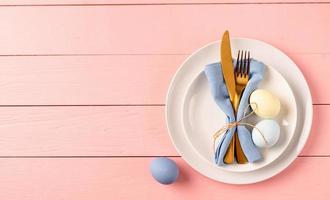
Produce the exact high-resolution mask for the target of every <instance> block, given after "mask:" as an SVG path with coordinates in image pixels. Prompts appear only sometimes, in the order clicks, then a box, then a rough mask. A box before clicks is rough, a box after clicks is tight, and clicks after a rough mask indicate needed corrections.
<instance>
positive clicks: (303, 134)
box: [164, 37, 313, 184]
mask: <svg viewBox="0 0 330 200" xmlns="http://www.w3.org/2000/svg"><path fill="white" fill-rule="evenodd" d="M231 40H243V41H244V40H248V41H251V42H254V43H260V44H262V45H264V46H266V47H268V48H270V49H273V50H275V51H276V52H277V53H279V54H282V56H284V57H285V58H286V60H287V62H291V64H293V65H294V66H295V68H296V71H297V72H298V73H299V75H300V76H301V78H302V81H303V85H304V86H303V87H305V89H306V90H305V92H306V93H307V95H308V97H307V98H306V101H305V102H306V103H305V104H303V105H302V106H303V110H304V118H303V119H301V121H302V124H301V131H300V134H299V136H297V138H294V139H296V140H297V142H296V143H295V144H294V145H293V144H292V143H293V142H291V144H289V147H288V148H292V149H293V148H294V149H295V151H292V152H289V153H288V152H287V153H286V155H284V156H282V160H281V163H276V165H278V166H277V169H276V170H274V169H273V170H272V172H271V173H268V174H267V175H265V176H263V177H262V178H260V177H259V178H256V179H255V180H245V181H241V182H239V181H228V180H220V179H219V178H215V177H212V176H208V175H207V174H205V173H204V172H203V171H202V170H201V171H200V170H199V169H198V168H197V167H195V166H194V165H193V164H192V163H191V162H190V161H189V160H187V159H186V158H185V157H184V156H182V153H181V151H180V150H179V148H178V147H177V145H176V144H175V143H174V140H173V137H172V134H171V132H170V130H171V129H170V126H169V118H168V117H169V114H168V113H169V106H168V102H169V98H170V96H171V94H172V90H173V84H174V82H175V78H176V77H177V75H178V74H179V73H180V72H181V71H182V69H183V66H184V64H185V63H186V62H187V61H189V60H190V59H191V57H193V56H194V55H195V54H196V53H197V52H199V51H201V50H202V49H204V48H206V47H208V46H210V45H212V44H215V43H219V42H221V40H216V41H213V42H209V43H207V44H205V45H203V46H202V47H200V48H198V49H197V50H195V51H194V52H193V53H191V54H190V55H189V56H188V57H187V58H186V59H185V60H184V61H183V62H182V63H181V65H180V66H179V68H178V69H177V70H176V72H175V73H174V75H173V76H172V78H171V81H170V84H169V87H168V90H167V94H166V100H165V102H166V104H165V113H164V114H165V122H166V127H167V130H168V134H169V137H170V139H171V143H172V144H173V146H174V148H175V149H176V151H177V152H178V154H179V155H181V158H182V159H183V160H184V161H185V162H186V163H187V164H188V165H189V166H190V167H192V168H193V169H194V170H195V171H197V172H198V173H200V174H202V175H203V176H206V177H207V178H210V179H213V180H215V181H218V182H223V183H228V184H252V183H257V182H261V181H265V180H267V179H269V178H271V177H273V176H275V175H277V174H280V173H281V172H282V171H283V170H284V169H286V168H287V167H288V166H289V165H290V164H291V163H293V161H294V160H295V159H296V158H297V157H298V156H299V154H300V153H301V151H302V149H303V147H304V146H305V144H306V142H307V139H308V137H309V136H310V133H311V126H312V122H313V104H312V102H313V101H312V96H311V91H310V87H309V85H308V82H307V80H306V78H305V76H304V74H303V73H302V72H301V70H300V68H299V67H298V65H297V64H296V63H295V62H294V61H293V60H292V59H291V58H290V57H289V56H288V55H287V54H285V53H284V52H283V51H281V50H280V49H278V48H276V47H274V46H272V45H270V44H268V43H266V42H263V41H261V40H257V39H252V38H245V37H232V38H231ZM285 152H286V151H285ZM285 152H284V153H283V154H285ZM280 157H281V156H280ZM283 157H285V158H283ZM283 159H284V160H283ZM256 172H258V171H257V170H256V171H254V173H256ZM228 173H229V172H228ZM230 173H244V172H230ZM269 174H270V175H269Z"/></svg>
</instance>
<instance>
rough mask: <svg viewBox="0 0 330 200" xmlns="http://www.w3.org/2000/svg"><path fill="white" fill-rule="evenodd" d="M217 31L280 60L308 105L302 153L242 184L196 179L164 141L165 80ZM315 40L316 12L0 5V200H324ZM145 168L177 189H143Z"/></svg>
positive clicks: (328, 63)
mask: <svg viewBox="0 0 330 200" xmlns="http://www.w3.org/2000/svg"><path fill="white" fill-rule="evenodd" d="M225 29H229V30H230V31H231V33H232V34H233V35H234V36H240V37H250V38H257V39H260V40H263V41H266V42H268V43H270V44H273V45H274V46H276V47H278V48H280V49H282V50H283V51H284V52H286V53H287V54H288V55H289V56H290V57H291V58H292V59H293V60H294V61H295V62H296V63H297V64H298V65H299V67H300V68H301V70H302V71H303V73H304V75H305V76H306V79H307V81H308V82H309V84H310V88H311V90H312V95H313V101H314V102H313V103H314V123H313V128H312V133H311V137H310V139H309V141H308V144H307V145H306V147H305V148H304V150H303V152H302V153H301V155H300V156H299V157H298V158H297V160H296V161H295V162H294V163H293V164H292V165H291V166H290V167H289V168H288V169H286V170H285V171H284V172H282V173H281V174H279V175H277V176H275V177H274V178H272V179H270V180H267V181H265V182H261V183H258V184H253V185H246V186H233V185H226V184H222V183H218V182H215V181H212V180H209V179H207V178H205V177H203V176H201V175H199V174H198V173H197V172H195V171H194V170H192V169H191V168H190V167H189V166H188V165H187V164H186V163H185V162H184V161H183V160H182V159H181V158H180V156H179V155H178V154H177V153H176V151H175V150H174V148H173V146H172V145H171V143H170V140H169V137H168V134H167V130H166V128H165V121H164V103H165V102H164V100H165V94H166V90H167V87H168V84H169V81H170V78H171V76H172V75H173V74H174V72H175V71H176V69H177V68H178V66H179V64H180V63H181V62H182V61H183V60H184V59H185V58H186V57H187V55H189V54H190V53H191V52H193V51H194V50H195V49H197V48H199V47H200V46H202V45H204V44H205V43H208V42H210V41H214V40H217V39H219V36H220V35H221V33H222V32H223V31H224V30H225ZM329 37H330V2H329V1H326V0H278V1H273V0H233V1H230V0H206V1H202V0H178V1H175V0H157V1H152V0H124V1H120V0H94V1H93V0H44V1H41V0H0V199H1V200H2V199H3V200H5V199H6V200H7V199H8V200H16V199H17V200H22V199H27V200H36V199H47V200H55V199H56V200H57V199H75V200H90V199H98V200H108V199H172V200H176V199H178V200H179V199H180V200H181V199H217V200H218V199H225V198H226V199H237V198H239V199H244V200H250V199H251V200H256V199H268V200H275V199H276V200H277V199H298V198H299V199H302V198H303V199H328V198H329V196H330V190H329V185H330V171H329V169H330V145H329V142H330V134H329V120H330V90H329V84H330V79H329V77H328V76H329V75H330V39H329ZM154 156H169V157H172V158H173V159H175V160H176V161H177V163H178V165H179V167H180V170H181V176H180V179H179V181H178V182H177V183H175V184H173V185H169V186H163V185H160V184H158V183H156V182H155V181H154V180H153V179H152V178H151V176H150V175H149V171H148V170H149V164H150V161H151V159H152V158H153V157H154Z"/></svg>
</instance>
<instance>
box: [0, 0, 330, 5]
mask: <svg viewBox="0 0 330 200" xmlns="http://www.w3.org/2000/svg"><path fill="white" fill-rule="evenodd" d="M320 2H322V3H324V2H329V1H328V0H232V1H230V0H207V1H201V0H47V1H45V0H0V5H82V4H85V5H86V4H87V5H91V4H92V5H104V4H106V5H123V4H124V5H130V4H141V5H143V4H208V3H220V4H221V3H225V4H228V3H229V4H230V3H320Z"/></svg>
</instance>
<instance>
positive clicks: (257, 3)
mask: <svg viewBox="0 0 330 200" xmlns="http://www.w3.org/2000/svg"><path fill="white" fill-rule="evenodd" d="M267 4H268V5H273V4H284V5H286V4H330V2H322V1H315V2H280V1H273V2H218V3H217V2H214V3H212V2H210V3H207V2H203V3H202V2H200V3H198V2H197V3H100V4H97V3H96V4H95V3H90V4H88V3H87V4H78V3H77V4H72V3H71V4H12V5H10V4H9V5H8V4H0V6H1V7H52V6H63V7H64V6H68V7H69V6H70V7H75V6H79V7H80V6H84V7H86V6H171V5H179V6H180V5H267Z"/></svg>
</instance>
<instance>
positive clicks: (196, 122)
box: [182, 67, 297, 171]
mask: <svg viewBox="0 0 330 200" xmlns="http://www.w3.org/2000/svg"><path fill="white" fill-rule="evenodd" d="M190 69H191V68H190ZM187 76H192V77H194V75H193V74H191V73H187ZM258 88H262V89H266V90H268V91H271V92H272V93H273V94H274V95H275V96H276V97H278V98H279V99H280V102H281V112H280V113H279V115H278V116H277V119H276V120H277V122H278V123H279V125H280V127H281V135H280V139H279V141H278V142H277V143H276V145H275V146H273V147H272V148H270V149H260V151H261V152H262V154H263V159H262V160H261V161H259V162H256V163H253V164H244V165H238V164H231V165H226V166H220V167H223V168H224V169H227V170H230V171H252V170H256V169H259V168H261V167H264V166H266V165H268V164H270V163H271V162H273V161H274V160H276V159H277V158H278V157H279V156H280V155H281V154H282V153H283V152H284V150H285V149H286V148H287V146H288V145H289V142H290V141H291V139H292V138H293V135H294V133H295V128H296V121H297V105H296V100H295V97H294V95H293V93H292V91H291V88H290V86H289V85H288V83H287V82H286V80H285V79H284V78H283V77H282V76H281V74H280V73H278V72H277V71H276V70H275V69H273V68H272V67H266V69H265V76H264V79H263V81H262V82H261V84H260V85H259V87H258ZM182 114H183V116H182V123H183V127H184V130H185V132H184V133H185V135H186V137H187V140H188V141H189V142H190V143H191V145H192V146H193V147H194V148H195V150H196V151H197V152H198V153H199V155H200V156H202V157H203V158H204V159H206V160H207V161H209V162H211V163H213V162H214V151H213V148H212V147H213V137H212V136H213V134H214V133H215V132H216V131H217V130H219V129H220V128H221V127H223V126H224V125H225V123H226V121H225V118H226V115H225V114H224V113H223V112H222V111H221V109H219V108H218V106H217V105H216V103H215V102H214V100H213V98H212V96H211V93H210V90H209V86H208V82H207V79H206V76H205V74H204V72H203V71H201V72H199V73H198V75H197V77H196V78H193V81H192V83H190V84H189V86H188V90H187V91H186V92H185V95H184V104H183V111H182ZM261 120H262V119H260V118H258V117H252V116H251V117H249V118H248V119H247V120H246V121H247V122H249V123H251V124H254V125H255V124H256V123H257V122H258V121H261Z"/></svg>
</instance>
